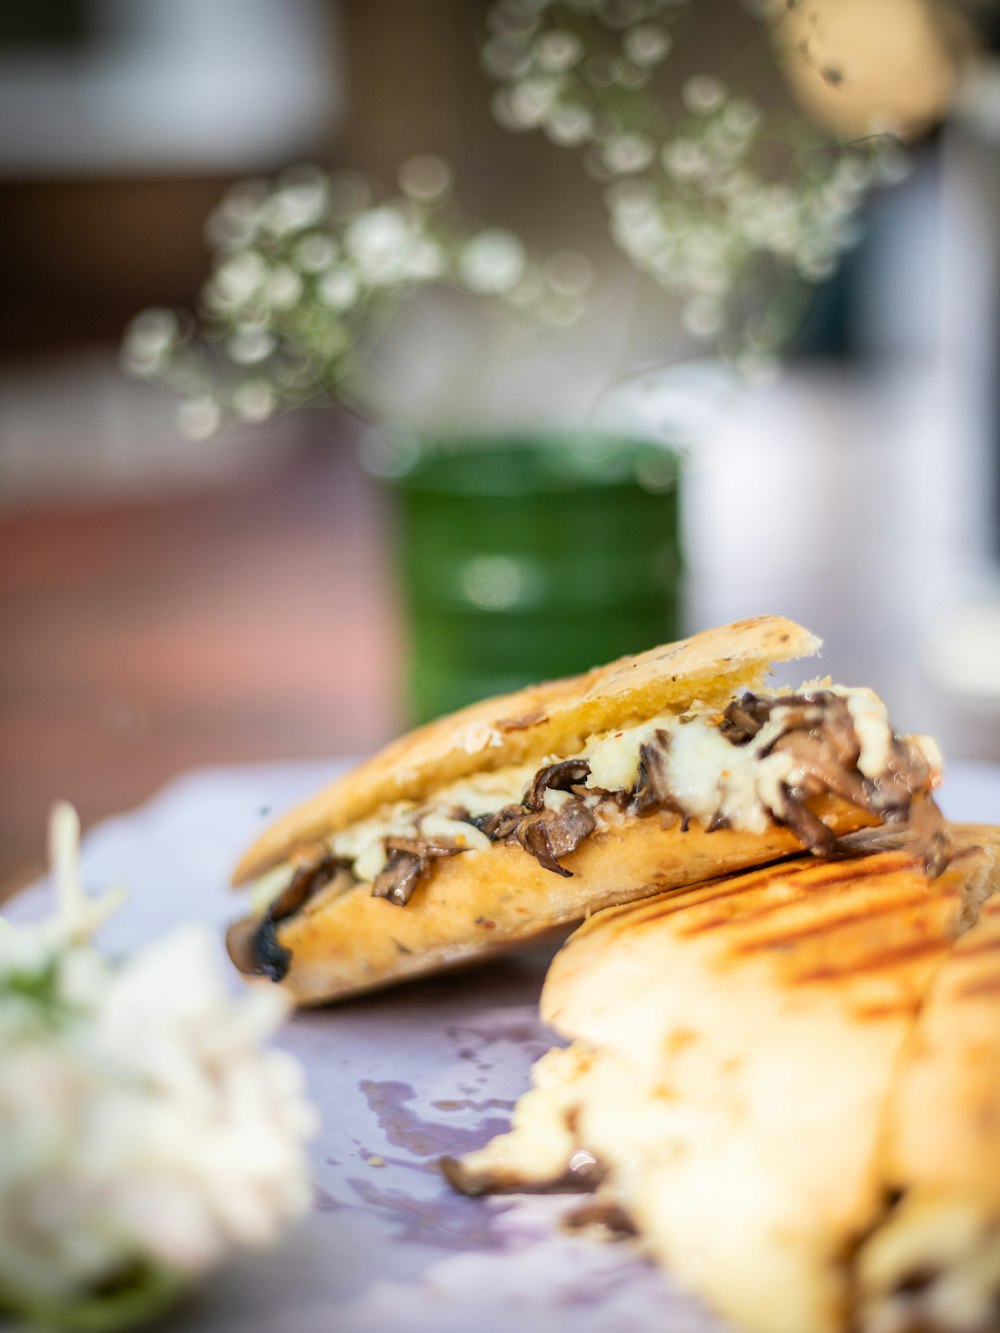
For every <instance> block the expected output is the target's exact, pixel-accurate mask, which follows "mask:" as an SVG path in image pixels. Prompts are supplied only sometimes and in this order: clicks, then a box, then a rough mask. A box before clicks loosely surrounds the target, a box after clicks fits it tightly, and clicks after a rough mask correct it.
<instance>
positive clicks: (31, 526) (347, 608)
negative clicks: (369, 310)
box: [0, 448, 401, 892]
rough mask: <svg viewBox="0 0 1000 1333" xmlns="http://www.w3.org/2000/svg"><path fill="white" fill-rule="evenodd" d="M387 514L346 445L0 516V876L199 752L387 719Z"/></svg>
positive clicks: (32, 869) (271, 753)
mask: <svg viewBox="0 0 1000 1333" xmlns="http://www.w3.org/2000/svg"><path fill="white" fill-rule="evenodd" d="M385 535H386V521H385V515H384V513H383V511H382V506H381V503H380V497H379V495H378V494H377V492H376V489H375V487H374V486H373V484H372V483H371V482H370V481H368V480H367V479H366V478H365V477H364V475H363V473H362V472H361V470H360V468H359V466H358V465H357V462H356V460H355V458H354V455H353V453H352V451H351V450H350V449H349V448H348V449H335V450H329V451H323V452H320V453H315V452H312V453H305V454H302V455H296V456H295V457H294V458H293V459H291V460H290V461H286V462H283V463H282V464H281V465H280V467H277V468H275V469H272V470H269V471H268V473H267V475H266V476H255V477H254V478H253V479H251V480H242V481H240V482H238V483H230V484H229V485H226V486H217V487H216V488H214V489H212V490H211V491H208V492H206V491H204V490H202V491H199V492H197V493H195V494H188V495H183V494H182V495H176V494H174V495H172V496H170V497H169V498H158V499H149V500H141V501H135V500H133V501H131V502H125V501H115V502H108V501H106V502H103V503H102V504H100V505H99V506H95V505H88V506H86V507H83V506H78V507H60V508H58V509H55V508H50V509H45V510H39V509H36V510H34V511H32V512H29V513H24V512H19V513H16V514H14V515H9V516H6V517H4V518H3V519H2V520H0V641H2V644H3V651H2V654H0V788H2V794H3V799H2V801H0V892H2V891H3V890H4V889H6V890H7V891H10V890H11V889H12V888H14V887H17V886H18V885H19V884H21V883H23V882H25V881H26V880H27V879H28V878H30V877H31V876H32V875H33V874H34V873H36V872H38V871H40V870H42V869H43V866H44V837H45V818H46V812H47V809H48V807H49V805H50V803H51V802H52V801H53V800H54V799H56V798H59V797H63V798H66V799H68V800H70V801H72V802H73V803H74V804H75V805H76V806H77V808H78V809H79V811H80V814H81V817H82V819H83V822H84V825H85V826H86V825H88V824H90V823H92V822H93V821H94V820H96V819H99V818H101V817H102V816H104V815H107V814H111V813H113V812H116V811H119V810H125V809H129V808H131V807H133V806H135V805H136V804H138V803H139V802H141V801H143V800H144V799H145V798H146V797H148V796H149V795H150V794H151V793H152V792H153V791H154V790H155V789H156V788H157V787H159V786H160V785H161V784H162V783H163V782H164V781H166V780H167V779H169V778H170V777H171V776H173V775H175V774H177V773H179V772H181V771H183V770H185V769H188V768H191V767H195V766H198V765H202V764H218V763H232V762H243V761H254V760H266V759H277V758H300V757H311V756H326V755H331V756H332V755H342V754H357V753H363V752H365V751H367V750H370V749H371V748H372V747H373V746H374V745H376V744H378V743H379V742H380V741H382V740H383V739H385V738H387V737H388V736H390V735H391V734H393V733H394V732H395V731H397V730H398V729H399V726H400V722H401V718H400V715H399V712H398V702H397V700H398V691H397V683H398V680H399V676H400V652H401V649H400V644H399V638H398V630H397V622H396V615H395V608H394V602H393V595H392V589H391V579H390V569H389V558H388V552H387V550H386V541H385Z"/></svg>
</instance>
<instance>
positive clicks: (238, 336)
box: [226, 326, 278, 366]
mask: <svg viewBox="0 0 1000 1333" xmlns="http://www.w3.org/2000/svg"><path fill="white" fill-rule="evenodd" d="M277 341H278V340H277V338H275V336H274V334H273V333H270V332H269V331H268V330H267V329H261V328H256V327H254V326H251V327H249V328H242V329H237V330H236V332H235V333H234V334H233V335H232V337H231V338H229V339H228V341H227V343H226V350H227V351H228V353H229V355H230V356H231V357H232V359H233V360H234V361H235V362H236V364H237V365H238V366H252V365H254V364H255V363H256V362H258V361H263V360H265V359H266V358H267V357H268V356H270V354H271V353H272V352H273V351H274V348H275V345H276V344H277Z"/></svg>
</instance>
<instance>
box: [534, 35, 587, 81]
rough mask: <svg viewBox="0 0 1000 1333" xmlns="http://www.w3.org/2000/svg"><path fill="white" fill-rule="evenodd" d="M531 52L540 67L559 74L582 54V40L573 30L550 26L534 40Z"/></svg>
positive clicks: (547, 71)
mask: <svg viewBox="0 0 1000 1333" xmlns="http://www.w3.org/2000/svg"><path fill="white" fill-rule="evenodd" d="M532 53H533V55H534V57H535V60H536V61H537V63H538V67H539V68H540V69H543V70H545V71H546V73H548V74H561V73H562V72H563V71H564V70H567V69H570V68H572V66H573V65H575V64H576V63H577V61H578V60H579V59H580V57H581V56H582V55H583V42H582V41H581V40H580V37H579V36H578V34H577V33H575V32H569V31H567V30H566V29H564V28H550V29H549V31H548V32H545V33H543V34H542V35H541V37H539V38H538V39H537V40H536V41H535V44H534V46H533V47H532Z"/></svg>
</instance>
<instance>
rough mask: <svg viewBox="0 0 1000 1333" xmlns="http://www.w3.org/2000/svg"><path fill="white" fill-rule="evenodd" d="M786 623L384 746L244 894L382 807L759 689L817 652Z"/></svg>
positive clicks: (275, 844) (469, 714)
mask: <svg viewBox="0 0 1000 1333" xmlns="http://www.w3.org/2000/svg"><path fill="white" fill-rule="evenodd" d="M819 647H820V640H819V639H817V638H816V636H815V635H813V634H811V633H810V632H809V631H808V630H806V629H803V628H802V626H801V625H797V624H795V623H794V622H793V621H791V620H786V619H784V618H783V617H781V616H757V617H755V618H753V619H751V620H740V621H736V622H734V623H733V624H731V625H724V626H721V627H719V628H717V629H711V630H705V631H704V632H703V633H701V634H696V635H694V636H692V637H691V638H689V639H681V640H680V641H679V642H677V643H668V644H662V645H661V646H660V647H658V648H651V649H649V650H648V651H647V652H644V653H639V654H638V655H637V656H633V657H623V658H620V659H619V660H618V661H615V662H611V663H609V664H608V665H607V666H602V667H595V668H594V669H593V670H591V671H587V672H584V673H583V674H582V675H579V676H571V677H566V678H564V679H561V680H552V681H546V682H544V683H542V684H539V685H530V686H528V687H527V688H526V689H523V690H519V691H517V692H516V693H514V694H508V695H502V696H500V697H499V698H494V699H486V700H483V701H482V702H480V703H476V704H472V705H470V706H469V707H468V708H464V709H462V710H461V711H460V712H457V713H452V714H449V715H448V716H447V717H442V718H438V719H437V720H436V721H434V722H430V723H428V724H427V725H426V726H423V727H419V728H418V729H417V730H416V731H412V732H409V733H407V734H406V735H404V736H401V737H399V739H397V740H395V741H393V742H392V743H391V744H389V745H387V746H386V747H385V748H384V749H383V750H380V751H379V752H378V753H377V754H375V755H373V756H372V757H371V758H370V759H368V760H366V761H365V762H364V763H362V764H361V765H359V766H358V767H357V768H355V769H352V770H351V771H350V772H349V773H345V774H344V775H343V776H342V777H340V778H338V779H337V780H336V781H335V782H333V783H332V784H331V785H330V786H328V787H326V788H325V789H324V790H323V791H321V792H319V793H318V794H317V795H316V796H314V797H313V798H312V799H311V800H309V801H307V802H305V804H303V805H300V806H298V807H297V808H296V809H295V810H292V811H290V812H289V813H288V814H286V815H285V816H284V817H283V818H281V819H279V820H278V821H277V822H276V823H275V824H273V825H272V826H271V827H270V828H268V829H267V830H266V831H265V832H264V833H263V834H262V835H261V837H259V838H258V839H257V841H256V842H255V843H254V844H253V846H252V847H250V849H249V850H248V851H247V852H246V854H245V855H244V856H243V858H242V860H241V861H240V863H239V865H238V866H237V867H236V870H235V871H234V873H233V883H234V884H236V885H239V884H244V883H246V882H248V881H249V880H252V879H255V878H256V877H257V876H258V875H261V874H263V873H264V871H266V870H268V869H270V868H271V867H272V866H275V865H278V864H279V863H280V862H282V861H284V860H285V859H286V858H287V857H288V855H289V854H290V852H291V851H292V850H293V848H294V847H296V846H297V845H298V844H301V843H308V842H314V841H316V840H317V839H320V838H324V837H327V836H329V835H330V834H331V833H334V832H336V831H337V830H339V829H342V828H344V827H346V826H347V825H349V824H353V823H355V822H356V821H358V820H360V819H365V818H367V817H368V816H369V815H371V814H373V813H374V812H375V811H376V810H377V809H378V808H379V807H380V806H382V805H386V804H390V803H392V802H395V801H403V800H419V799H420V798H422V797H423V796H425V795H427V794H428V793H429V792H432V791H433V790H435V789H436V788H438V787H441V786H444V785H445V784H446V783H449V782H453V781H457V780H458V779H460V778H463V777H467V776H468V775H469V774H471V773H476V772H482V771H484V770H489V769H497V768H503V767H506V766H507V765H511V764H518V763H521V762H524V761H526V760H528V759H531V758H538V759H539V760H540V761H541V760H542V759H543V758H544V757H545V756H548V755H566V754H571V753H573V752H574V751H575V750H578V749H579V748H580V746H581V745H582V743H583V741H584V740H585V739H586V738H587V737H588V736H590V735H593V734H595V733H597V732H600V731H606V730H609V729H610V728H611V727H617V726H626V725H628V724H630V723H632V722H636V721H641V720H642V719H644V718H647V717H651V716H653V715H654V714H655V713H658V712H660V711H662V710H664V709H668V708H673V709H676V710H677V711H683V710H684V709H685V708H687V707H689V706H690V705H691V704H692V703H693V702H694V701H695V700H701V701H702V702H704V703H706V704H709V705H713V704H716V703H721V702H723V701H724V700H726V699H728V698H729V697H730V695H732V694H733V693H734V692H735V691H737V690H740V689H743V688H746V689H752V688H755V687H757V686H759V684H760V683H761V682H762V680H763V679H764V677H765V675H766V673H767V670H768V668H769V666H770V665H771V664H772V663H775V662H786V661H793V660H794V659H796V658H799V657H808V656H811V655H812V654H814V653H816V652H818V651H819Z"/></svg>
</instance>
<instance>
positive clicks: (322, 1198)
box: [313, 1185, 349, 1213]
mask: <svg viewBox="0 0 1000 1333" xmlns="http://www.w3.org/2000/svg"><path fill="white" fill-rule="evenodd" d="M313 1207H314V1208H315V1209H316V1211H317V1212H319V1213H336V1212H338V1211H339V1210H340V1209H341V1208H347V1207H349V1205H348V1204H346V1203H341V1202H340V1200H339V1199H335V1198H334V1197H333V1195H332V1194H328V1193H327V1192H326V1190H325V1189H323V1188H322V1186H320V1185H313Z"/></svg>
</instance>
